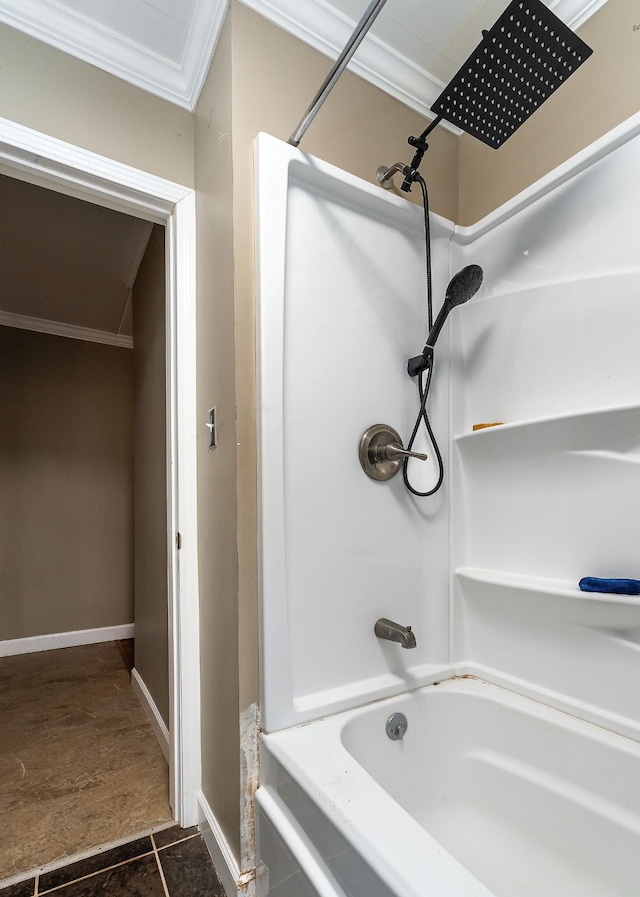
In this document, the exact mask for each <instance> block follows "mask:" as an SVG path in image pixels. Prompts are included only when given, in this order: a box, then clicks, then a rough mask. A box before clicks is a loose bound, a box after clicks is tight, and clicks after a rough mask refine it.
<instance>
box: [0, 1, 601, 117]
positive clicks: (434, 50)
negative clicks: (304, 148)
mask: <svg viewBox="0 0 640 897" xmlns="http://www.w3.org/2000/svg"><path fill="white" fill-rule="evenodd" d="M241 2H243V3H244V4H245V5H246V6H249V7H251V8H252V9H254V10H256V12H258V13H260V14H261V15H263V16H265V17H266V18H268V19H270V20H271V21H273V22H275V23H276V24H278V25H280V26H281V27H282V28H285V29H286V30H288V31H290V32H291V33H292V34H295V35H296V36H297V37H300V38H301V39H302V40H304V41H306V42H307V43H309V44H311V45H312V46H314V47H315V48H316V49H318V50H320V51H321V52H323V53H325V54H327V55H328V56H330V57H332V58H335V57H336V56H337V55H338V53H339V52H340V50H341V49H342V47H343V46H344V45H345V43H346V41H347V39H348V38H349V36H350V34H351V32H352V31H353V28H354V27H355V24H356V23H357V22H358V21H359V19H360V18H361V16H362V14H363V13H364V11H365V9H366V8H367V7H368V5H369V0H241ZM544 2H546V4H547V6H549V7H550V8H551V9H552V10H553V11H554V12H555V13H556V15H558V16H559V17H560V18H561V19H562V20H563V21H565V22H566V23H567V24H568V25H570V26H571V27H572V28H574V30H575V29H576V28H578V27H579V26H580V25H581V24H582V23H583V22H584V21H586V19H587V18H589V16H591V15H593V13H594V12H596V10H598V9H599V8H600V7H601V6H602V5H603V3H605V2H606V0H544ZM507 3H508V0H387V3H386V5H385V6H384V8H383V9H382V11H381V12H380V14H379V16H378V18H377V19H376V21H375V23H374V25H373V28H372V29H371V32H370V34H369V35H368V36H367V37H366V38H365V40H364V41H363V43H362V45H361V46H360V47H359V48H358V51H357V52H356V54H355V56H354V58H353V60H352V63H351V66H350V67H351V68H352V70H354V71H356V72H357V73H358V74H360V75H362V76H363V77H364V78H366V79H367V80H369V81H371V82H372V83H374V84H376V85H377V86H379V87H381V88H382V89H383V90H385V91H387V92H388V93H390V94H392V95H393V96H396V97H398V98H399V99H401V100H402V101H403V102H405V103H407V105H409V106H411V107H412V108H414V109H416V110H417V111H419V112H421V113H423V114H425V113H427V112H428V109H429V106H430V104H431V103H432V102H433V100H435V98H436V97H437V96H438V94H439V93H440V90H441V88H442V86H443V84H444V83H447V82H448V81H449V79H450V78H451V77H452V76H453V75H454V74H455V72H456V71H457V69H458V68H459V67H460V65H461V64H462V63H463V62H464V60H465V59H466V58H467V56H468V55H469V53H470V52H471V51H472V50H473V49H474V47H475V46H476V45H477V44H478V43H479V41H480V40H481V37H482V29H483V28H489V27H491V25H492V24H493V23H494V22H495V20H496V19H497V18H498V16H499V15H500V13H501V12H502V11H503V10H504V8H505V7H506V6H507ZM227 5H228V0H0V22H5V23H6V24H8V25H11V26H13V27H14V28H18V29H19V30H22V31H25V32H27V33H28V34H30V35H31V36H32V37H36V38H38V39H39V40H42V41H44V42H45V43H49V44H52V45H53V46H56V47H59V48H60V49H62V50H64V51H65V52H67V53H71V54H72V55H74V56H77V57H79V58H81V59H84V60H85V61H87V62H90V63H92V64H93V65H96V66H98V67H99V68H102V69H104V70H106V71H108V72H111V73H112V74H115V75H117V76H118V77H121V78H123V79H125V80H126V81H129V82H130V83H132V84H136V85H138V86H140V87H142V88H143V89H145V90H148V91H150V92H151V93H154V94H157V95H158V96H161V97H164V98H165V99H167V100H169V101H170V102H173V103H176V104H178V105H180V106H183V107H185V108H188V109H193V108H195V104H196V102H197V99H198V95H199V93H200V90H201V88H202V84H203V82H204V79H205V77H206V73H207V69H208V67H209V63H210V61H211V56H212V53H213V50H214V47H215V43H216V40H217V37H218V34H219V31H220V28H221V27H222V22H223V20H224V15H225V12H226V8H227ZM310 100H311V98H310ZM302 111H303V110H302Z"/></svg>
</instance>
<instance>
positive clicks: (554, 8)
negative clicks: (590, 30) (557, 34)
mask: <svg viewBox="0 0 640 897" xmlns="http://www.w3.org/2000/svg"><path fill="white" fill-rule="evenodd" d="M606 2H607V0H551V2H550V3H547V6H548V7H549V9H550V10H551V12H553V13H555V15H557V16H558V18H559V19H562V21H563V22H564V23H565V25H568V26H569V28H571V29H573V31H576V30H577V29H578V28H580V26H581V25H584V23H585V22H586V21H587V19H590V18H591V16H592V15H593V14H594V13H596V12H598V10H599V9H600V7H602V6H604V5H605V3H606Z"/></svg>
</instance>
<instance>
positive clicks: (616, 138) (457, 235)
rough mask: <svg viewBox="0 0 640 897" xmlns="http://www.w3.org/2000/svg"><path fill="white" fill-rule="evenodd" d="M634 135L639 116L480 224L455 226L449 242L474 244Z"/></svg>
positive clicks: (568, 161) (567, 162)
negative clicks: (479, 238)
mask: <svg viewBox="0 0 640 897" xmlns="http://www.w3.org/2000/svg"><path fill="white" fill-rule="evenodd" d="M638 134H640V112H637V113H636V114H635V115H632V116H631V118H628V119H627V120H626V121H624V122H622V124H620V125H618V126H617V127H616V128H613V129H612V130H611V131H609V132H608V133H607V134H605V135H604V136H603V137H600V138H599V139H598V140H596V141H594V143H591V144H590V145H589V146H587V147H585V149H583V150H581V151H580V152H579V153H576V154H575V156H572V157H571V158H570V159H567V161H566V162H563V163H562V164H561V165H558V167H557V168H554V169H553V171H550V172H549V174H547V175H545V176H544V177H541V178H540V179H539V180H537V181H536V182H535V183H534V184H532V185H531V186H530V187H527V188H526V189H525V190H523V191H522V192H521V193H518V194H516V196H514V197H513V198H512V199H510V200H508V201H507V202H505V203H503V205H501V206H498V208H497V209H495V210H494V211H493V212H490V213H489V214H488V215H486V216H485V217H484V218H481V219H480V221H477V222H476V223H475V224H472V225H469V226H468V227H461V226H460V225H455V232H454V235H453V237H452V241H453V242H454V243H459V244H460V245H463V246H465V245H467V244H468V243H472V242H473V241H474V240H477V239H478V237H481V236H482V235H483V234H486V233H488V232H489V231H491V230H493V229H494V228H495V227H497V226H498V225H499V224H502V223H503V222H504V221H507V220H508V219H509V218H513V217H514V216H515V215H516V214H517V213H518V212H521V211H522V209H525V208H527V206H530V205H532V204H533V203H534V202H536V201H537V200H538V199H542V197H543V196H546V195H547V193H550V192H551V191H552V190H555V189H556V187H559V186H560V185H561V184H564V183H566V181H569V180H570V179H571V178H573V177H575V176H576V175H577V174H579V173H580V172H581V171H585V170H586V169H587V168H589V167H590V166H591V165H594V164H595V163H596V162H598V160H600V159H604V157H605V156H608V155H609V153H612V152H614V150H616V149H618V147H620V146H622V145H623V144H625V143H627V142H628V141H629V140H633V138H634V137H636V136H637V135H638Z"/></svg>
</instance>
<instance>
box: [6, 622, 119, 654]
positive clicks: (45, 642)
mask: <svg viewBox="0 0 640 897" xmlns="http://www.w3.org/2000/svg"><path fill="white" fill-rule="evenodd" d="M133 636H134V624H133V623H123V624H122V625H120V626H103V627H101V628H99V629H76V630H74V631H73V632H54V633H50V634H49V635H33V636H28V637H27V638H14V639H5V640H4V641H0V657H13V656H14V655H16V654H33V653H35V652H36V651H55V650H57V649H58V648H76V647H78V645H97V644H98V643H100V642H114V641H117V640H118V639H125V638H133Z"/></svg>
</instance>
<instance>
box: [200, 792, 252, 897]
mask: <svg viewBox="0 0 640 897" xmlns="http://www.w3.org/2000/svg"><path fill="white" fill-rule="evenodd" d="M198 816H199V820H198V821H199V825H200V831H201V832H202V837H203V838H204V843H205V844H206V846H207V850H208V851H209V854H210V855H211V859H212V860H213V865H214V866H215V867H216V872H217V873H218V876H219V877H220V881H221V882H222V886H223V887H224V891H225V894H226V895H227V897H238V895H239V894H241V895H242V897H244V892H242V891H241V890H240V868H239V866H238V863H237V862H236V858H235V856H234V855H233V851H232V850H231V847H230V846H229V842H228V841H227V839H226V837H225V834H224V832H223V831H222V829H221V828H220V825H219V823H218V820H217V819H216V817H215V815H214V813H213V810H212V809H211V807H210V806H209V802H208V800H207V798H206V797H205V796H204V794H203V793H202V791H200V792H199V794H198Z"/></svg>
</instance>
